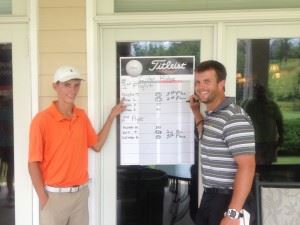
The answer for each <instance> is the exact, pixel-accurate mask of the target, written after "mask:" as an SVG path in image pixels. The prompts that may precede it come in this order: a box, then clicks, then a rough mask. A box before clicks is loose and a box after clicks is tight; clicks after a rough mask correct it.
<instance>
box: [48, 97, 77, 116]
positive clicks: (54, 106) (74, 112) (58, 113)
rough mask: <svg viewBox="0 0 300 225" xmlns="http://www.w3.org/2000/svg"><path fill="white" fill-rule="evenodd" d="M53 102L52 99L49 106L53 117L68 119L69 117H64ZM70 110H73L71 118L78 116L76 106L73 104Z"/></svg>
mask: <svg viewBox="0 0 300 225" xmlns="http://www.w3.org/2000/svg"><path fill="white" fill-rule="evenodd" d="M55 103H56V101H53V102H52V104H51V105H50V107H49V112H50V114H51V115H52V116H53V117H54V119H55V120H57V121H62V120H70V119H69V118H66V117H65V116H64V115H63V114H62V113H61V112H59V111H58V109H57V107H56V104H55ZM72 110H73V116H72V120H73V119H75V118H77V117H78V108H77V107H76V106H75V105H74V106H73V109H72Z"/></svg>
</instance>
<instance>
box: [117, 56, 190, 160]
mask: <svg viewBox="0 0 300 225" xmlns="http://www.w3.org/2000/svg"><path fill="white" fill-rule="evenodd" d="M194 61H195V59H194V57H193V56H179V57H170V56H168V57H121V58H120V97H121V99H124V102H125V104H126V105H127V109H126V111H125V112H123V113H122V114H121V116H120V134H119V135H120V164H121V165H158V164H164V165H166V164H193V163H194V117H193V114H192V111H191V109H190V107H189V103H187V102H186V100H187V99H188V98H189V96H190V95H192V94H193V93H194Z"/></svg>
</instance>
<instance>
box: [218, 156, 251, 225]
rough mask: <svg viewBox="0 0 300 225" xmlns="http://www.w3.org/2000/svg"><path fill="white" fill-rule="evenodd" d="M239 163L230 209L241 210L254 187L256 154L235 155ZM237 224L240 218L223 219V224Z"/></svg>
mask: <svg viewBox="0 0 300 225" xmlns="http://www.w3.org/2000/svg"><path fill="white" fill-rule="evenodd" d="M234 160H235V162H236V163H237V167H238V168H237V173H236V176H235V181H234V186H233V190H234V191H233V195H232V198H231V201H230V203H229V206H228V209H236V210H237V211H240V210H241V209H242V208H243V206H244V204H245V201H246V199H247V197H248V194H249V192H250V190H251V187H252V182H253V179H254V174H255V156H254V154H242V155H237V156H235V157H234ZM229 224H230V225H237V224H239V220H238V219H231V218H230V217H228V216H226V217H224V219H223V220H222V221H221V225H229Z"/></svg>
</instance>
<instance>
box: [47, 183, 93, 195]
mask: <svg viewBox="0 0 300 225" xmlns="http://www.w3.org/2000/svg"><path fill="white" fill-rule="evenodd" d="M86 186H88V183H85V184H82V185H75V186H71V187H52V186H48V185H46V186H45V190H46V191H48V192H54V193H73V192H78V191H80V190H81V189H83V188H84V187H86Z"/></svg>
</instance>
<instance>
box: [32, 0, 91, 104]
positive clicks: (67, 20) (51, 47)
mask: <svg viewBox="0 0 300 225" xmlns="http://www.w3.org/2000/svg"><path fill="white" fill-rule="evenodd" d="M85 23H86V20H85V0H40V1H39V36H38V39H39V104H40V109H43V108H45V107H47V106H48V105H49V104H50V103H51V102H52V101H53V100H54V99H55V98H56V94H55V92H54V91H53V89H52V74H53V73H54V71H55V70H56V68H57V67H59V66H61V65H74V66H76V67H78V68H79V70H80V71H81V73H82V74H83V76H84V77H86V71H87V70H86V28H85ZM76 104H77V105H78V106H79V107H83V108H85V109H86V106H87V89H86V82H83V83H82V87H81V90H80V92H79V96H78V99H77V101H76Z"/></svg>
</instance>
